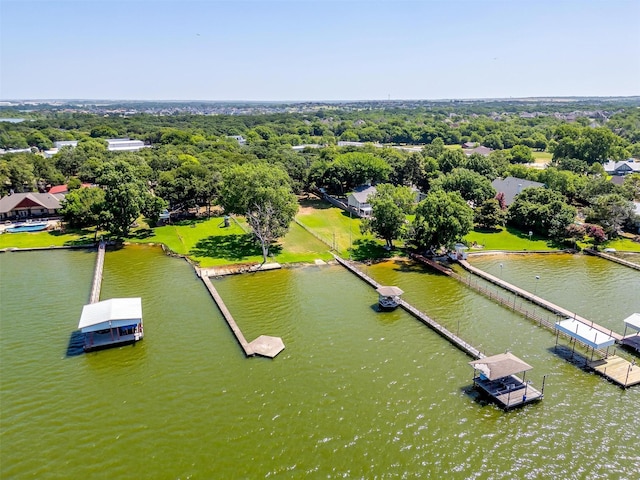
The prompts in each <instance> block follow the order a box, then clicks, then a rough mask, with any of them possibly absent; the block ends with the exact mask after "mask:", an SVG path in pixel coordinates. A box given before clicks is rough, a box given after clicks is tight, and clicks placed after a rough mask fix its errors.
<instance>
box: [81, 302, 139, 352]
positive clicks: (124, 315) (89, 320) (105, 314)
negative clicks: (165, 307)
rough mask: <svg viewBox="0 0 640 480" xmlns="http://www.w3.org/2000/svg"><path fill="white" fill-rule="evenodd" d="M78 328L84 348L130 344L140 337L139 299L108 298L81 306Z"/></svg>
mask: <svg viewBox="0 0 640 480" xmlns="http://www.w3.org/2000/svg"><path fill="white" fill-rule="evenodd" d="M78 328H79V329H80V331H81V332H82V333H84V335H85V341H84V349H85V351H90V350H96V349H101V348H108V347H112V346H115V345H122V344H127V343H134V342H137V341H138V340H141V339H142V337H143V336H144V328H143V324H142V299H141V298H139V297H134V298H111V299H109V300H104V301H102V302H97V303H90V304H88V305H85V306H84V307H83V308H82V315H81V316H80V322H79V323H78Z"/></svg>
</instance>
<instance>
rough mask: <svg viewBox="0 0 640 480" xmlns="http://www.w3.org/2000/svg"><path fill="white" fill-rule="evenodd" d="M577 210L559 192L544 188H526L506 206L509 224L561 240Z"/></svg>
mask: <svg viewBox="0 0 640 480" xmlns="http://www.w3.org/2000/svg"><path fill="white" fill-rule="evenodd" d="M576 213H577V212H576V209H575V208H574V207H572V206H570V205H569V204H567V203H566V198H565V197H564V195H562V194H561V193H559V192H556V191H553V190H549V189H547V188H525V189H524V190H522V192H520V193H519V194H518V196H516V199H515V201H514V202H513V203H512V204H511V206H510V207H509V211H508V214H507V221H508V223H510V224H512V225H514V226H516V227H518V228H520V229H521V230H524V231H529V230H531V231H534V232H537V233H539V234H540V235H544V236H550V237H553V238H562V237H563V236H564V234H565V232H566V228H567V226H568V225H569V224H571V223H573V221H574V220H575V216H576Z"/></svg>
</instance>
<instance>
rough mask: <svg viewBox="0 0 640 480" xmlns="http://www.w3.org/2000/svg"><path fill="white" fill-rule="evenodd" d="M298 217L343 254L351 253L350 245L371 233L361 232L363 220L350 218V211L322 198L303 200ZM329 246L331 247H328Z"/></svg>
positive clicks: (368, 236) (326, 242) (367, 237)
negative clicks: (363, 233) (364, 233)
mask: <svg viewBox="0 0 640 480" xmlns="http://www.w3.org/2000/svg"><path fill="white" fill-rule="evenodd" d="M300 207H301V208H300V210H299V211H298V215H296V218H297V219H298V221H299V222H300V223H302V224H304V225H305V226H306V227H307V228H308V229H309V230H311V231H312V232H313V233H315V234H316V235H317V236H318V237H320V238H321V239H322V240H323V241H324V243H325V244H327V245H335V249H336V250H337V251H338V253H339V254H340V255H341V256H344V255H348V254H349V247H351V246H352V245H354V244H355V243H356V242H357V241H361V240H362V239H365V238H366V239H371V240H373V237H372V236H370V235H362V233H360V223H361V220H360V219H359V218H357V217H355V216H354V217H352V218H349V213H347V212H345V211H344V210H342V209H340V208H338V207H334V206H333V205H331V204H329V203H326V202H324V201H322V200H303V201H301V202H300ZM327 248H329V247H327Z"/></svg>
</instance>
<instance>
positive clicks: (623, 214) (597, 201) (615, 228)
mask: <svg viewBox="0 0 640 480" xmlns="http://www.w3.org/2000/svg"><path fill="white" fill-rule="evenodd" d="M585 214H586V215H585V217H586V218H585V219H586V221H587V222H589V223H595V224H597V225H600V226H601V227H602V228H603V229H604V232H605V233H606V234H607V236H608V237H609V238H611V237H615V236H617V235H618V233H619V232H620V230H621V229H622V227H623V225H625V224H627V223H631V222H632V220H633V218H634V214H635V207H634V205H633V202H631V201H630V200H628V199H626V198H625V197H623V196H622V195H620V194H618V193H610V194H606V195H598V196H597V197H595V198H594V199H593V200H592V202H591V204H590V205H589V207H587V208H586V209H585Z"/></svg>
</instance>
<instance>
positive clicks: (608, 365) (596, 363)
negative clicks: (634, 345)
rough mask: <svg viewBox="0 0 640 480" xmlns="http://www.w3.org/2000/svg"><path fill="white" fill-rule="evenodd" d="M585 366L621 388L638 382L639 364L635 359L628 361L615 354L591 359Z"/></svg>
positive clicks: (639, 380)
mask: <svg viewBox="0 0 640 480" xmlns="http://www.w3.org/2000/svg"><path fill="white" fill-rule="evenodd" d="M587 366H588V367H589V368H591V369H592V370H594V371H596V372H597V373H599V374H600V375H602V376H603V377H605V378H608V379H609V380H611V381H612V382H613V383H615V384H617V385H619V386H621V387H622V388H627V387H632V386H633V385H638V384H640V365H636V362H635V360H634V361H633V362H628V361H627V360H625V359H624V358H620V357H618V356H617V355H610V356H608V357H607V358H602V359H599V360H593V361H591V362H588V363H587Z"/></svg>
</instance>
